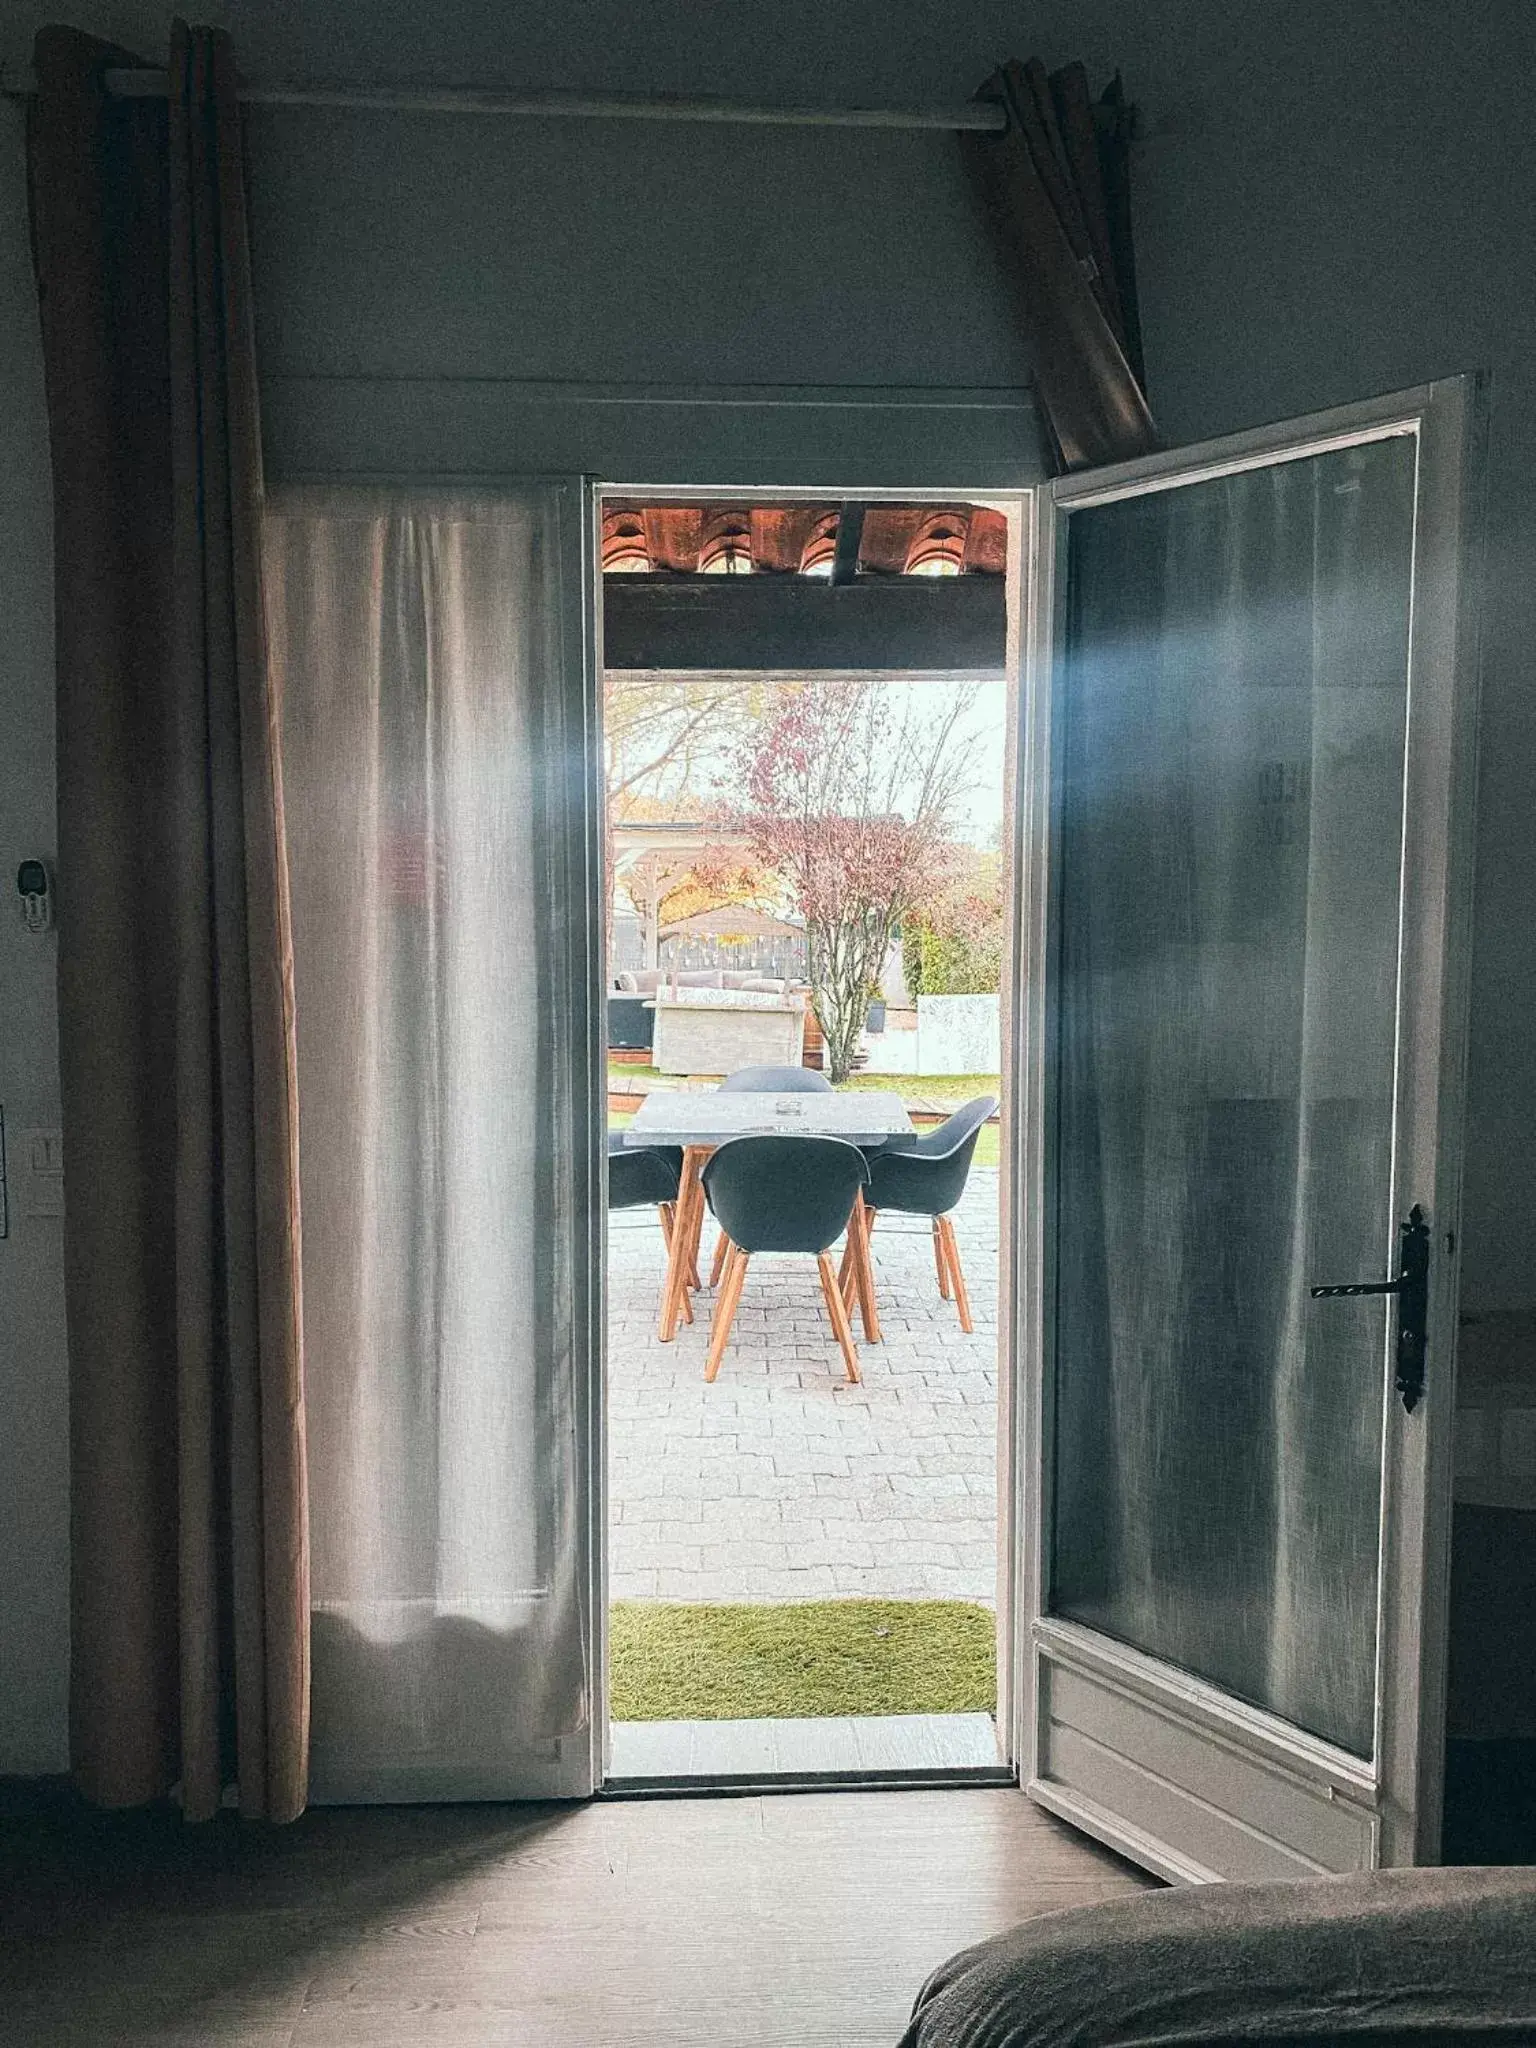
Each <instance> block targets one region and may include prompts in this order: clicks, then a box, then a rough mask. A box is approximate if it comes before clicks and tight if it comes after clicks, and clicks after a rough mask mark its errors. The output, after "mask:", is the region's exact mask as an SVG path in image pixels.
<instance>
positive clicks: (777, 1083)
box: [709, 1067, 832, 1287]
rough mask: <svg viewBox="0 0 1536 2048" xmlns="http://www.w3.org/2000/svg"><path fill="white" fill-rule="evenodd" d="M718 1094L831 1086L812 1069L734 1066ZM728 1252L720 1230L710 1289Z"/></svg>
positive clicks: (805, 1091) (806, 1091) (813, 1091)
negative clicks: (734, 1068)
mask: <svg viewBox="0 0 1536 2048" xmlns="http://www.w3.org/2000/svg"><path fill="white" fill-rule="evenodd" d="M720 1093H721V1094H722V1095H830V1094H831V1093H832V1083H831V1082H830V1081H829V1080H828V1079H827V1077H826V1075H825V1074H818V1073H817V1071H816V1069H815V1068H814V1067H738V1068H737V1069H736V1071H735V1073H734V1074H727V1075H726V1077H725V1079H724V1080H723V1081H722V1082H721V1083H720ZM729 1249H730V1245H729V1242H728V1240H727V1238H726V1235H725V1232H724V1231H723V1230H722V1231H721V1233H720V1235H719V1237H717V1238H716V1240H715V1258H714V1263H713V1265H712V1266H711V1267H710V1269H709V1284H710V1286H711V1287H718V1286H719V1285H720V1275H721V1274H722V1273H723V1272H724V1271H725V1255H726V1252H727V1251H728V1250H729Z"/></svg>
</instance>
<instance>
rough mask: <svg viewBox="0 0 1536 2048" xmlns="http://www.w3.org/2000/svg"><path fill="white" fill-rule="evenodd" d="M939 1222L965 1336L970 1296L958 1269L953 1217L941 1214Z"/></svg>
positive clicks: (967, 1327) (958, 1261)
mask: <svg viewBox="0 0 1536 2048" xmlns="http://www.w3.org/2000/svg"><path fill="white" fill-rule="evenodd" d="M939 1220H940V1223H941V1224H942V1226H943V1230H944V1252H945V1257H946V1262H947V1264H948V1266H949V1277H950V1279H951V1281H952V1282H953V1284H954V1290H955V1307H956V1308H957V1309H958V1310H959V1311H960V1327H961V1329H962V1330H964V1332H965V1334H966V1335H967V1337H969V1336H970V1334H971V1297H970V1295H969V1294H968V1293H967V1292H966V1286H965V1275H964V1273H963V1272H962V1271H961V1270H960V1247H959V1245H958V1244H957V1243H956V1241H955V1225H954V1219H953V1218H952V1217H949V1216H943V1217H941V1218H940V1219H939Z"/></svg>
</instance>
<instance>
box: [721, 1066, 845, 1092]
mask: <svg viewBox="0 0 1536 2048" xmlns="http://www.w3.org/2000/svg"><path fill="white" fill-rule="evenodd" d="M720 1092H721V1094H722V1095H830V1094H831V1093H832V1083H831V1082H830V1081H829V1080H828V1079H827V1077H826V1075H825V1074H818V1073H817V1071H816V1069H815V1068H814V1067H738V1068H737V1069H736V1071H735V1073H734V1074H727V1075H726V1077H725V1079H724V1080H723V1081H722V1082H721V1083H720Z"/></svg>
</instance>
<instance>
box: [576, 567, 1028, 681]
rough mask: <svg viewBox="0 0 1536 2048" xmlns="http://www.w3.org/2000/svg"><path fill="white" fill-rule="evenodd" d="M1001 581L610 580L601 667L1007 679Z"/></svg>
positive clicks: (955, 578) (968, 578)
mask: <svg viewBox="0 0 1536 2048" xmlns="http://www.w3.org/2000/svg"><path fill="white" fill-rule="evenodd" d="M1005 589H1006V585H1005V581H1004V579H1003V578H1002V577H1001V576H890V577H884V576H861V577H860V578H859V579H858V580H857V581H856V582H854V583H846V584H842V585H838V584H828V583H824V582H822V581H821V579H820V578H819V577H815V576H606V577H604V579H603V664H604V666H605V667H606V668H614V669H633V668H647V669H765V670H773V671H777V672H779V673H783V672H785V671H788V672H789V673H791V674H797V673H803V672H807V671H811V670H826V669H831V670H840V671H842V672H844V673H846V674H859V673H864V672H868V671H871V670H878V671H880V672H882V673H888V674H909V675H965V676H1001V675H1002V674H1003V673H1004V666H1003V665H1004V659H1005V647H1006V639H1007V611H1006V597H1005Z"/></svg>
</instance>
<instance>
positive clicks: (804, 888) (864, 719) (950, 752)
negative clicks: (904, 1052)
mask: <svg viewBox="0 0 1536 2048" xmlns="http://www.w3.org/2000/svg"><path fill="white" fill-rule="evenodd" d="M971 701H972V693H971V692H969V691H967V690H947V689H946V690H939V689H935V690H934V691H932V693H931V694H929V693H925V692H924V691H923V690H922V689H920V688H918V687H916V686H913V685H900V686H898V685H892V684H889V683H877V682H872V681H869V682H866V681H857V682H842V681H835V682H833V681H829V682H810V683H787V684H784V685H783V686H782V687H781V690H780V693H779V701H778V704H777V705H776V706H775V707H774V708H773V709H772V710H771V712H770V714H769V716H768V717H767V718H766V719H765V721H764V723H763V725H762V726H761V727H760V729H759V730H758V731H757V732H756V733H754V734H752V735H751V736H750V737H749V738H748V739H747V740H746V741H744V742H743V744H742V745H741V747H740V748H739V750H738V753H737V757H736V761H735V764H734V773H733V775H732V777H731V783H730V791H729V797H728V800H727V803H726V805H725V807H724V811H723V814H722V817H721V823H722V825H723V826H725V827H726V828H728V829H729V830H730V832H731V833H732V834H733V836H735V837H736V838H737V840H738V841H740V842H742V843H744V845H745V847H746V849H747V852H748V856H749V858H750V861H751V862H752V863H753V865H754V866H755V867H756V868H758V869H759V870H762V871H765V872H767V873H768V874H771V875H773V876H775V877H777V879H778V881H779V883H780V885H781V886H782V888H783V891H784V895H785V897H786V898H787V906H786V907H788V908H789V909H791V910H792V911H794V912H796V913H798V915H799V916H800V917H801V918H802V919H803V921H804V925H805V937H806V946H807V950H808V953H809V957H810V980H811V1004H812V1008H813V1009H814V1011H815V1015H816V1021H817V1023H818V1024H819V1025H820V1026H821V1032H822V1038H823V1040H824V1041H825V1062H826V1068H827V1072H828V1074H829V1076H830V1078H831V1079H832V1080H833V1081H834V1082H837V1081H845V1080H846V1079H847V1078H848V1076H849V1074H850V1073H851V1072H852V1071H853V1064H854V1059H855V1056H856V1054H857V1052H858V1045H859V1034H860V1033H861V1031H862V1030H863V1028H864V1020H865V1017H866V1016H867V1015H868V1012H869V1004H870V999H871V997H872V996H873V995H874V993H875V990H876V988H877V986H878V984H879V978H880V974H881V971H882V969H883V968H884V965H885V961H886V956H887V954H888V953H889V952H890V949H891V946H892V943H893V942H894V940H895V938H896V935H897V933H898V932H899V931H900V930H901V927H902V924H903V922H904V921H905V920H906V919H908V918H909V917H911V916H912V914H913V913H914V911H916V910H917V909H918V908H919V907H920V906H921V905H922V904H923V903H924V902H925V901H926V900H927V899H928V898H929V896H931V894H932V893H933V891H934V890H935V889H936V888H939V887H942V885H943V883H944V882H945V880H946V879H947V877H948V874H949V871H950V867H951V864H952V861H953V858H954V848H953V846H952V844H951V840H950V830H951V826H952V822H953V815H954V809H955V804H956V800H957V799H958V797H959V796H960V794H961V792H962V789H963V788H964V786H965V740H966V737H967V735H966V715H967V713H968V711H969V710H970V706H971ZM716 866H717V867H718V868H719V870H720V879H721V881H722V882H723V881H724V880H725V879H726V874H725V870H726V868H727V867H732V868H734V869H736V870H738V871H740V869H741V861H740V856H739V855H738V856H735V857H734V859H732V858H731V857H729V856H721V858H720V860H719V861H718V862H717V863H716ZM737 879H739V873H738V876H737Z"/></svg>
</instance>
